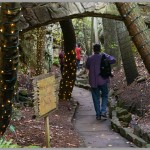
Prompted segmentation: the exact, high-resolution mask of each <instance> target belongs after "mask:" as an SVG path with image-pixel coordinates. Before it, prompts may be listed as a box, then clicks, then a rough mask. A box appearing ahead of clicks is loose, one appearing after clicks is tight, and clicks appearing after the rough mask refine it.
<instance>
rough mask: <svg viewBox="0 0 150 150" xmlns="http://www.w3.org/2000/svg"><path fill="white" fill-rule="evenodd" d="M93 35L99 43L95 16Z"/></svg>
mask: <svg viewBox="0 0 150 150" xmlns="http://www.w3.org/2000/svg"><path fill="white" fill-rule="evenodd" d="M94 37H95V43H98V44H99V38H98V27H97V18H96V17H94Z"/></svg>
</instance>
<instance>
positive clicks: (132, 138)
mask: <svg viewBox="0 0 150 150" xmlns="http://www.w3.org/2000/svg"><path fill="white" fill-rule="evenodd" d="M126 138H127V139H128V140H129V141H131V142H133V143H134V144H135V145H137V146H138V147H146V144H147V142H145V141H144V140H143V139H142V138H140V137H138V136H137V135H135V134H133V133H128V134H127V137H126Z"/></svg>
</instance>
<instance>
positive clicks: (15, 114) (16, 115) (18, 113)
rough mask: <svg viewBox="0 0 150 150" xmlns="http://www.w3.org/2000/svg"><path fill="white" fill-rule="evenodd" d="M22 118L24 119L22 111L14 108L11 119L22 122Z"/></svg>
mask: <svg viewBox="0 0 150 150" xmlns="http://www.w3.org/2000/svg"><path fill="white" fill-rule="evenodd" d="M21 117H22V114H21V111H20V110H19V109H17V108H13V110H12V117H11V119H12V120H14V121H15V120H20V119H21Z"/></svg>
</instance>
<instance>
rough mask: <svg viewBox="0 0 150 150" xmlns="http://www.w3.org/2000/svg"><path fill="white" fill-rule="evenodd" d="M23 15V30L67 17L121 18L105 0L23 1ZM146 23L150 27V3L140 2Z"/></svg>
mask: <svg viewBox="0 0 150 150" xmlns="http://www.w3.org/2000/svg"><path fill="white" fill-rule="evenodd" d="M21 6H22V15H23V16H22V17H21V20H20V23H19V26H20V30H21V29H22V30H23V32H25V31H27V30H30V29H33V28H35V27H39V26H42V25H48V24H50V23H54V22H58V21H60V20H63V19H67V18H78V17H83V16H95V17H103V18H110V19H116V20H121V17H120V14H119V12H118V10H117V8H116V6H115V4H114V3H108V2H107V3H104V2H83V3H81V2H69V3H68V2H50V3H21ZM139 6H140V9H141V14H142V16H143V18H144V20H145V23H146V24H147V25H148V26H149V27H150V3H139Z"/></svg>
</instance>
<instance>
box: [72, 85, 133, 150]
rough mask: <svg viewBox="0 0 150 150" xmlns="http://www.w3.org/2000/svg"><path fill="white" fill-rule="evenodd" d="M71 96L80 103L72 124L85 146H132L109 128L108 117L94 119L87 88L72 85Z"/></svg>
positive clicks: (90, 97)
mask: <svg viewBox="0 0 150 150" xmlns="http://www.w3.org/2000/svg"><path fill="white" fill-rule="evenodd" d="M73 97H74V99H75V100H76V101H78V102H79V104H80V105H79V107H78V109H77V112H76V115H75V121H74V126H75V128H76V129H77V130H78V132H79V134H80V135H81V137H82V139H83V140H84V143H85V145H86V147H91V148H106V147H117V148H118V147H123V148H126V147H133V145H132V143H130V142H128V141H127V140H126V139H124V138H123V137H122V136H120V135H119V134H118V133H116V132H114V131H113V130H112V129H111V126H110V119H107V120H96V118H95V110H94V106H93V102H92V96H91V93H90V92H89V91H88V90H85V89H82V88H78V87H74V89H73ZM134 147H135V146H134Z"/></svg>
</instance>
